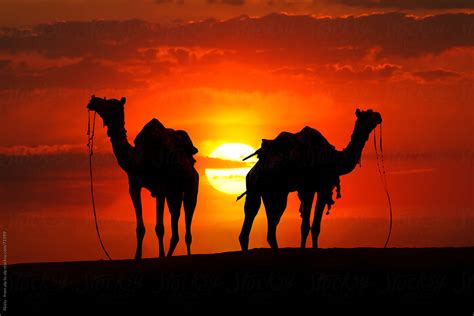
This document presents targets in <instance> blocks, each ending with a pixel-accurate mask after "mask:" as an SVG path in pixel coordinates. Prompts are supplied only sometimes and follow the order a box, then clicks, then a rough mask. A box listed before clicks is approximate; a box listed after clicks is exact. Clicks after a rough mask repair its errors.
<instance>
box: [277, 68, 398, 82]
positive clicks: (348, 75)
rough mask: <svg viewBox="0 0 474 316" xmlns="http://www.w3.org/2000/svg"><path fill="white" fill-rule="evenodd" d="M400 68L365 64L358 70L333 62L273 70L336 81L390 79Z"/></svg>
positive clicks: (284, 73)
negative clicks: (320, 65)
mask: <svg viewBox="0 0 474 316" xmlns="http://www.w3.org/2000/svg"><path fill="white" fill-rule="evenodd" d="M400 70H401V66H398V65H392V64H381V65H366V66H365V67H363V68H362V69H360V70H357V69H354V67H352V66H351V65H342V66H341V65H339V64H334V65H325V66H322V67H316V68H281V69H277V70H275V71H274V73H275V74H282V75H292V76H306V77H319V78H322V79H326V80H336V81H353V80H357V81H361V80H362V81H366V80H383V79H390V78H392V77H394V76H395V74H396V73H397V72H399V71H400Z"/></svg>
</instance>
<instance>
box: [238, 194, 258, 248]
mask: <svg viewBox="0 0 474 316" xmlns="http://www.w3.org/2000/svg"><path fill="white" fill-rule="evenodd" d="M260 204H261V198H260V195H259V194H258V193H257V192H254V191H248V192H247V196H246V197H245V206H244V212H245V219H244V224H243V225H242V230H241V231H240V235H239V242H240V247H241V248H242V250H243V251H247V250H248V248H249V236H250V230H251V229H252V225H253V221H254V219H255V216H256V215H257V213H258V210H259V209H260Z"/></svg>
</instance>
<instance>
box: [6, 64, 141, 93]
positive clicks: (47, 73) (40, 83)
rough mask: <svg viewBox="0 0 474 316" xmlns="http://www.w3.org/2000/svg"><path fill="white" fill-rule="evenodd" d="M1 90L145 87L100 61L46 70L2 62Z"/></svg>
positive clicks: (124, 73)
mask: <svg viewBox="0 0 474 316" xmlns="http://www.w3.org/2000/svg"><path fill="white" fill-rule="evenodd" d="M0 77H1V78H2V80H0V89H34V88H70V89H71V88H72V89H86V88H93V89H103V88H117V89H121V88H122V89H123V88H134V87H139V86H143V85H145V82H143V81H141V80H139V79H137V78H135V76H134V75H133V74H131V73H129V72H125V71H120V70H117V68H116V67H112V66H106V65H104V64H102V63H100V62H98V61H95V60H91V59H84V60H81V61H79V62H77V63H72V64H68V65H64V66H57V67H50V68H46V69H34V68H32V67H28V66H25V65H18V66H14V65H13V63H11V62H9V63H6V64H5V65H3V66H2V64H1V63H0Z"/></svg>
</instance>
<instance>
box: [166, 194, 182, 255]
mask: <svg viewBox="0 0 474 316" xmlns="http://www.w3.org/2000/svg"><path fill="white" fill-rule="evenodd" d="M166 201H167V202H168V209H169V211H170V215H171V239H170V248H169V249H168V257H171V256H172V255H173V252H174V250H175V248H176V245H177V244H178V241H179V231H178V222H179V216H180V213H181V204H182V203H183V192H181V191H172V192H168V193H167V194H166Z"/></svg>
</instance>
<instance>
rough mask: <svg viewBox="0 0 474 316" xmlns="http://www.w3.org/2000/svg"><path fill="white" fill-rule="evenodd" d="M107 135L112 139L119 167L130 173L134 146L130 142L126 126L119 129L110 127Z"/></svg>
mask: <svg viewBox="0 0 474 316" xmlns="http://www.w3.org/2000/svg"><path fill="white" fill-rule="evenodd" d="M107 135H108V136H109V137H110V142H111V143H112V148H113V150H114V155H115V157H116V158H117V162H118V164H119V166H120V167H121V168H122V169H123V170H125V171H128V170H130V168H131V165H132V158H133V157H132V154H133V146H132V145H131V144H130V143H129V142H128V139H127V131H126V130H125V124H124V125H122V126H117V127H111V126H110V127H108V128H107Z"/></svg>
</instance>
